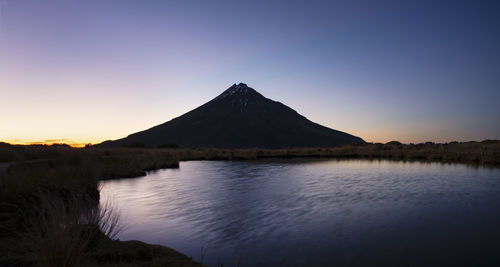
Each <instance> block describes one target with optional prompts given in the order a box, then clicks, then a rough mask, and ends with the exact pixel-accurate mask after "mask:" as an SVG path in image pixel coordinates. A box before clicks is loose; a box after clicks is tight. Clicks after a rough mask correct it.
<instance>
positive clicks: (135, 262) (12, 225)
mask: <svg viewBox="0 0 500 267" xmlns="http://www.w3.org/2000/svg"><path fill="white" fill-rule="evenodd" d="M292 157H318V158H319V157H321V158H340V159H344V158H346V159H347V158H363V159H391V160H408V161H413V160H419V161H436V162H446V163H465V164H470V165H483V166H491V167H498V166H500V141H490V140H487V141H483V142H466V143H458V142H452V143H447V144H434V143H425V144H409V145H406V144H401V143H399V142H389V143H387V144H360V145H346V146H341V147H335V148H309V149H308V148H300V149H279V150H269V149H182V148H130V147H129V148H97V147H86V148H71V147H68V146H65V145H53V146H41V145H37V146H19V145H9V144H6V143H0V183H1V187H0V265H1V266H19V265H21V266H30V265H33V266H76V265H81V266H95V265H109V266H200V265H201V264H200V263H196V262H193V261H191V260H190V259H189V258H188V257H187V256H185V255H182V254H180V253H178V252H176V251H174V250H172V249H169V248H166V247H162V246H155V245H148V244H145V243H142V242H138V241H127V242H123V241H119V240H116V239H115V238H116V237H117V234H118V233H119V231H120V227H119V219H118V217H117V216H116V214H115V213H114V212H113V209H112V207H104V208H103V207H101V208H99V206H98V203H99V191H98V181H99V180H102V179H112V178H126V177H136V176H140V175H143V174H144V173H145V172H146V171H148V170H153V169H159V168H168V167H178V166H179V161H182V160H252V159H261V158H292Z"/></svg>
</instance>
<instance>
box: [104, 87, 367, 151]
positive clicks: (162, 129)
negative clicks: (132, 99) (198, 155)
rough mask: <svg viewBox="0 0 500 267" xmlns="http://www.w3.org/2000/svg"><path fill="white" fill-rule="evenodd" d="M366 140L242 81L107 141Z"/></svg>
mask: <svg viewBox="0 0 500 267" xmlns="http://www.w3.org/2000/svg"><path fill="white" fill-rule="evenodd" d="M363 142H364V141H363V140H362V139H361V138H359V137H356V136H352V135H350V134H347V133H344V132H340V131H337V130H333V129H330V128H327V127H324V126H321V125H319V124H317V123H314V122H312V121H310V120H308V119H307V118H305V117H304V116H302V115H300V114H299V113H297V112H296V111H295V110H293V109H291V108H289V107H287V106H285V105H283V104H282V103H280V102H276V101H273V100H271V99H268V98H265V97H264V96H263V95H261V94H260V93H258V92H257V91H255V90H254V89H252V88H250V87H248V86H247V85H246V84H244V83H240V84H234V85H233V86H231V87H229V88H228V89H227V90H226V91H224V92H223V93H222V94H220V95H219V96H217V97H216V98H214V99H212V100H211V101H209V102H207V103H206V104H204V105H202V106H200V107H198V108H196V109H193V110H191V111H189V112H188V113H185V114H184V115H182V116H180V117H177V118H175V119H172V120H170V121H168V122H165V123H163V124H160V125H157V126H155V127H153V128H150V129H148V130H145V131H141V132H137V133H134V134H131V135H129V136H127V137H125V138H122V139H118V140H115V141H106V142H104V143H102V144H101V145H102V146H126V145H134V144H135V145H138V144H143V145H145V146H161V145H176V146H179V147H220V148H251V147H261V148H285V147H331V146H338V145H342V144H352V143H363Z"/></svg>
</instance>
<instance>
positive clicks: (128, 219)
mask: <svg viewBox="0 0 500 267" xmlns="http://www.w3.org/2000/svg"><path fill="white" fill-rule="evenodd" d="M101 204H102V205H108V204H111V205H112V206H113V208H114V209H115V211H117V212H118V213H120V216H121V217H120V225H122V226H123V227H124V230H123V232H122V233H121V235H120V236H119V238H120V240H141V241H144V242H147V243H152V244H161V245H165V246H168V247H171V248H173V249H175V250H177V251H180V252H182V253H184V254H186V255H188V256H190V257H193V259H195V260H197V261H200V260H202V261H203V263H205V264H209V265H212V266H214V265H216V264H220V263H223V264H224V266H238V264H239V266H332V265H335V266H443V265H453V266H478V265H481V266H500V227H499V226H500V170H499V169H488V168H482V167H479V168H476V167H470V166H466V165H461V164H439V163H419V162H398V161H386V160H383V161H378V160H377V161H369V160H340V161H339V160H262V161H261V160H258V161H188V162H181V163H180V168H178V169H162V170H158V171H152V172H149V173H148V175H146V176H143V177H138V178H133V179H121V180H108V181H103V182H101Z"/></svg>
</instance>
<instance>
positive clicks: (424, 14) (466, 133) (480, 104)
mask: <svg viewBox="0 0 500 267" xmlns="http://www.w3.org/2000/svg"><path fill="white" fill-rule="evenodd" d="M498 14H500V2H498V1H445V0H443V1H425V0H415V1H411V0H400V1H356V0H354V1H293V0H290V1H275V0H267V1H215V0H213V1H208V0H184V1H149V0H144V1H139V0H136V1H130V0H116V1H113V0H85V1H76V0H60V1H53V0H43V1H42V0H0V141H6V142H10V143H29V142H66V143H71V144H83V143H99V142H101V141H104V140H108V139H117V138H122V137H125V136H127V135H129V134H131V133H134V132H137V131H140V130H144V129H148V128H150V127H152V126H155V125H157V124H160V123H163V122H166V121H168V120H170V119H172V118H175V117H177V116H180V115H182V114H183V113H185V112H187V111H189V110H191V109H193V108H196V107H197V106H199V105H202V104H204V103H205V102H207V101H209V100H211V99H212V98H214V97H216V96H217V95H218V94H220V93H221V92H222V91H224V90H225V89H227V88H228V87H230V86H231V85H232V84H234V83H239V82H244V83H246V84H248V85H249V86H250V87H252V88H254V89H256V90H257V91H259V92H260V93H261V94H263V95H264V96H266V97H268V98H271V99H273V100H276V101H280V102H282V103H284V104H286V105H288V106H290V107H291V108H293V109H295V110H296V111H298V112H299V113H301V114H302V115H304V116H306V117H307V118H308V119H310V120H312V121H314V122H317V123H320V124H322V125H325V126H327V127H330V128H333V129H337V130H341V131H344V132H348V133H351V134H353V135H356V136H359V137H361V138H363V139H364V140H365V141H369V142H388V141H391V140H399V141H401V142H405V143H410V142H412V143H419V142H425V141H434V142H449V141H471V140H475V141H480V140H484V139H500V104H499V103H500V101H499V100H500V16H499V15H498Z"/></svg>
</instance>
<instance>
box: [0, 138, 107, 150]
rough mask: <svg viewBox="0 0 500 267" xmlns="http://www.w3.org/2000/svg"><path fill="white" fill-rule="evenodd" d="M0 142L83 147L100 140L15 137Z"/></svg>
mask: <svg viewBox="0 0 500 267" xmlns="http://www.w3.org/2000/svg"><path fill="white" fill-rule="evenodd" d="M0 142H5V143H8V144H11V145H48V146H50V145H57V144H64V145H68V146H70V147H74V148H81V147H85V145H87V144H98V143H100V142H95V143H91V142H85V143H82V142H74V141H71V140H66V139H54V140H44V141H25V140H19V139H16V140H6V141H0Z"/></svg>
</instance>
